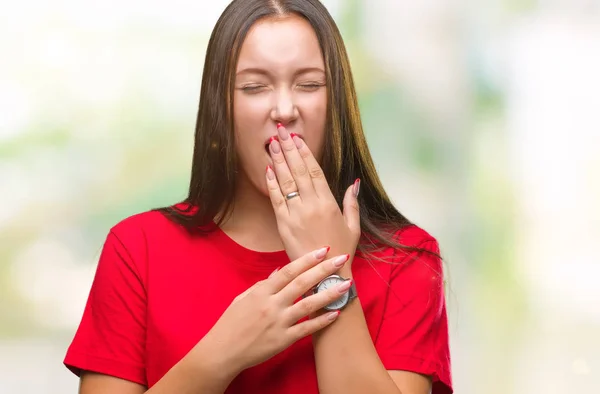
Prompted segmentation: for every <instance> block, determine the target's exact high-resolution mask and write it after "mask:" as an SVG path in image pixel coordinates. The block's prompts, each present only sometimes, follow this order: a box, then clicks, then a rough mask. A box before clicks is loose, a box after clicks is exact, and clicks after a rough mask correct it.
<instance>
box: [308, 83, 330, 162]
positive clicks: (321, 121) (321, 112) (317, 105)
mask: <svg viewBox="0 0 600 394" xmlns="http://www.w3.org/2000/svg"><path fill="white" fill-rule="evenodd" d="M303 104H304V105H303V109H304V110H303V111H302V112H303V115H302V117H303V120H304V123H305V127H304V135H305V138H306V144H307V145H308V148H309V149H310V151H311V152H312V153H313V155H315V157H316V158H317V159H318V160H319V161H320V159H321V155H322V152H323V143H324V141H325V133H326V132H327V130H325V124H326V121H327V95H326V94H325V93H323V94H319V95H316V94H315V95H314V96H313V97H311V98H310V100H309V99H308V98H307V99H306V100H305V102H304V103H303Z"/></svg>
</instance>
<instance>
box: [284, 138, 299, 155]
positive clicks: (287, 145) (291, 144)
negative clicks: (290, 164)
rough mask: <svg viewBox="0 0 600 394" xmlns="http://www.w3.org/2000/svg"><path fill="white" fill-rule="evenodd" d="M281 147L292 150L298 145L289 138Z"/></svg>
mask: <svg viewBox="0 0 600 394" xmlns="http://www.w3.org/2000/svg"><path fill="white" fill-rule="evenodd" d="M281 147H282V148H283V150H284V151H286V152H291V151H293V150H294V149H297V148H296V145H295V144H294V142H292V140H291V139H289V140H287V141H286V142H285V143H282V144H281Z"/></svg>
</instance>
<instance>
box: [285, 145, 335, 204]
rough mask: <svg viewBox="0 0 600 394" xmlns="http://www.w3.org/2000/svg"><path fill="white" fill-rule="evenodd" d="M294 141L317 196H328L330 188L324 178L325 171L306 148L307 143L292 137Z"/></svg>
mask: <svg viewBox="0 0 600 394" xmlns="http://www.w3.org/2000/svg"><path fill="white" fill-rule="evenodd" d="M294 141H296V144H297V149H298V153H299V154H300V157H301V158H302V160H303V161H304V163H305V164H306V169H307V172H308V175H309V176H310V179H311V181H312V185H313V188H314V190H315V193H316V194H317V196H318V197H320V198H322V197H330V196H332V194H331V189H330V188H329V184H328V183H327V179H325V173H324V172H323V169H322V168H321V166H320V165H319V163H318V162H317V159H316V158H315V156H314V155H313V154H312V152H311V151H310V149H308V145H306V144H305V143H304V141H302V139H300V138H298V137H294Z"/></svg>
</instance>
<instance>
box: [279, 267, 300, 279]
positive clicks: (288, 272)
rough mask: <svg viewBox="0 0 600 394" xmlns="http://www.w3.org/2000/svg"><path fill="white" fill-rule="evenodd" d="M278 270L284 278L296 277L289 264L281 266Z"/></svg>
mask: <svg viewBox="0 0 600 394" xmlns="http://www.w3.org/2000/svg"><path fill="white" fill-rule="evenodd" d="M279 272H281V274H282V275H283V277H284V278H286V279H287V280H292V279H294V278H295V277H296V275H295V274H294V272H293V271H292V269H291V268H290V267H289V265H286V266H285V267H283V268H282V269H281V270H280V271H279Z"/></svg>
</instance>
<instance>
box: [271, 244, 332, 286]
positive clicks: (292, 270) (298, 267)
mask: <svg viewBox="0 0 600 394" xmlns="http://www.w3.org/2000/svg"><path fill="white" fill-rule="evenodd" d="M327 252H329V246H326V247H323V248H321V249H317V250H314V251H312V252H310V253H307V254H305V255H304V256H302V257H300V258H298V259H296V260H294V261H292V262H291V263H289V264H287V265H285V266H284V267H283V268H281V269H280V270H279V271H277V272H276V273H275V274H274V275H273V276H272V277H270V278H269V279H267V283H268V286H269V291H270V292H271V294H275V293H278V292H279V291H281V289H283V288H284V287H285V286H287V285H288V284H289V283H290V282H291V281H293V280H294V279H296V277H297V276H298V275H300V274H302V273H303V272H305V271H306V270H308V269H310V268H312V267H314V266H315V265H317V264H319V263H320V262H321V261H323V259H324V258H325V256H326V255H327Z"/></svg>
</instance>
